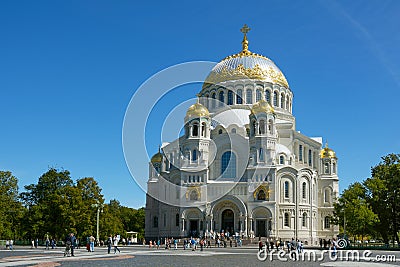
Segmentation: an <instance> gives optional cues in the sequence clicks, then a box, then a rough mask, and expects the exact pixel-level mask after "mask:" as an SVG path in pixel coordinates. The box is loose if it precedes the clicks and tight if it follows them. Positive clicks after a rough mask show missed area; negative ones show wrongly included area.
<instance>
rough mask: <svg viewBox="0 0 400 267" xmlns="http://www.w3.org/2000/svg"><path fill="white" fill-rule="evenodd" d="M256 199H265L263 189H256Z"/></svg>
mask: <svg viewBox="0 0 400 267" xmlns="http://www.w3.org/2000/svg"><path fill="white" fill-rule="evenodd" d="M257 200H266V195H265V192H264V190H260V191H258V194H257Z"/></svg>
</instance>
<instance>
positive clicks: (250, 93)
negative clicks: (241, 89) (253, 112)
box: [246, 89, 253, 104]
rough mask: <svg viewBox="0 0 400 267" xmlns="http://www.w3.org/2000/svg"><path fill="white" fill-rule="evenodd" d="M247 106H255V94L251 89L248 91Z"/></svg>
mask: <svg viewBox="0 0 400 267" xmlns="http://www.w3.org/2000/svg"><path fill="white" fill-rule="evenodd" d="M246 104H253V92H252V91H251V89H247V90H246Z"/></svg>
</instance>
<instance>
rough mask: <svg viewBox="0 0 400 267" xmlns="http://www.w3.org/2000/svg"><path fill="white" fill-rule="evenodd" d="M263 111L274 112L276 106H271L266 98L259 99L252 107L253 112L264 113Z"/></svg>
mask: <svg viewBox="0 0 400 267" xmlns="http://www.w3.org/2000/svg"><path fill="white" fill-rule="evenodd" d="M262 112H265V113H274V112H275V111H274V108H273V107H271V105H270V104H269V103H268V102H267V101H265V100H264V99H261V100H260V101H258V102H257V103H255V104H254V105H253V106H252V107H251V113H252V114H258V113H262Z"/></svg>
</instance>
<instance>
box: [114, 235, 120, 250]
mask: <svg viewBox="0 0 400 267" xmlns="http://www.w3.org/2000/svg"><path fill="white" fill-rule="evenodd" d="M118 242H119V239H118V237H117V236H114V254H115V253H117V250H118V253H121V251H120V250H119V248H118Z"/></svg>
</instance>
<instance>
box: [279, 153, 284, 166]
mask: <svg viewBox="0 0 400 267" xmlns="http://www.w3.org/2000/svg"><path fill="white" fill-rule="evenodd" d="M279 164H282V165H283V164H285V157H284V156H283V155H280V156H279Z"/></svg>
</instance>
